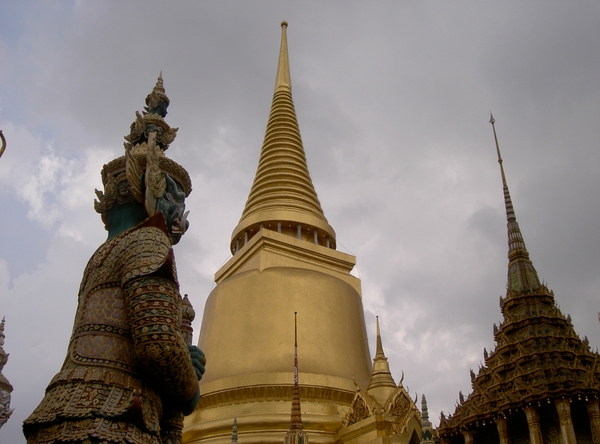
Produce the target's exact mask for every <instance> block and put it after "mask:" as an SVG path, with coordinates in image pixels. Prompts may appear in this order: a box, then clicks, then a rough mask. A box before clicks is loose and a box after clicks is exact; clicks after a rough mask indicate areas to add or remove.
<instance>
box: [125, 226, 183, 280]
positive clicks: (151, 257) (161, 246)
mask: <svg viewBox="0 0 600 444" xmlns="http://www.w3.org/2000/svg"><path fill="white" fill-rule="evenodd" d="M118 248H119V249H120V250H121V252H122V255H123V256H122V260H123V262H122V263H123V274H122V275H121V282H122V283H123V284H125V283H127V282H129V281H131V280H132V279H134V278H136V277H140V276H146V275H149V274H151V273H154V272H155V271H157V270H158V269H159V268H160V267H161V266H162V265H163V264H164V262H165V260H166V259H167V256H168V255H169V251H170V249H171V241H170V240H169V237H168V236H167V235H166V233H165V232H164V231H163V230H161V229H160V228H157V227H141V228H138V229H134V230H133V231H131V232H130V233H127V234H126V235H125V236H124V237H123V239H122V240H121V242H120V243H119V247H118Z"/></svg>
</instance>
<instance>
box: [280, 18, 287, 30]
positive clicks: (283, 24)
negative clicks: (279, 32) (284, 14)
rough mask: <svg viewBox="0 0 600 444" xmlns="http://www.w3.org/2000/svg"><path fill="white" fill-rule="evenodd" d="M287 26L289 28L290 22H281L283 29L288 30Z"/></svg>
mask: <svg viewBox="0 0 600 444" xmlns="http://www.w3.org/2000/svg"><path fill="white" fill-rule="evenodd" d="M287 26H288V22H286V21H285V20H284V21H282V22H281V27H282V28H287Z"/></svg>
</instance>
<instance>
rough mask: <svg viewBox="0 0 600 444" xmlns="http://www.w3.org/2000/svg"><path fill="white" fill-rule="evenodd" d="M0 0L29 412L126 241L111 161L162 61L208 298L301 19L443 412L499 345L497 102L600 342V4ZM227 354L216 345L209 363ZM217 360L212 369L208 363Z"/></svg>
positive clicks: (191, 276) (318, 87)
mask: <svg viewBox="0 0 600 444" xmlns="http://www.w3.org/2000/svg"><path fill="white" fill-rule="evenodd" d="M299 3H300V2H282V1H254V2H241V1H240V2H231V1H219V2H217V1H214V2H208V1H206V2H191V1H190V2H177V3H175V2H163V1H147V2H133V1H123V2H100V1H95V2H92V1H69V2H67V1H55V2H47V1H39V2H34V1H23V0H14V1H13V0H4V1H2V2H1V3H0V129H2V130H3V131H4V134H5V136H6V138H7V140H8V148H7V150H6V152H5V154H4V156H3V157H2V159H0V205H1V207H2V210H1V211H0V227H1V230H0V316H6V343H5V350H6V351H7V352H8V353H10V358H9V361H8V364H7V365H6V367H5V369H4V374H5V376H6V377H8V379H9V380H10V382H11V383H12V384H13V386H14V392H13V400H12V407H13V408H15V412H14V414H13V416H12V418H11V419H10V420H9V422H8V423H7V425H5V426H4V427H3V428H2V429H1V430H0V441H1V442H3V443H4V442H6V443H8V442H10V443H11V444H13V443H14V444H18V443H23V442H24V438H22V437H21V432H20V427H21V422H22V421H23V419H24V418H25V417H27V416H28V415H29V413H30V412H31V411H32V410H33V409H34V408H35V406H36V405H37V404H38V402H39V401H40V400H41V398H42V396H43V391H44V389H45V387H46V385H47V384H48V382H49V381H50V379H51V378H52V376H53V375H54V374H55V373H56V372H57V371H58V370H59V368H60V366H61V364H62V361H63V359H64V353H65V350H66V347H67V342H68V339H69V336H70V329H71V326H72V319H73V315H74V312H75V308H76V295H77V288H78V286H79V281H80V279H81V274H82V271H83V268H84V266H85V263H86V262H87V260H88V258H89V257H90V256H91V254H92V253H93V252H94V250H95V249H96V248H97V247H98V245H100V244H101V243H102V242H103V241H104V240H105V237H106V233H105V231H104V229H103V226H102V223H101V221H100V217H99V216H98V215H97V214H96V213H95V212H94V209H93V205H92V202H93V199H94V188H101V180H100V169H101V167H102V165H103V164H104V163H106V162H107V161H109V160H111V159H113V158H114V157H116V156H119V155H121V154H122V151H123V136H124V135H125V134H127V133H128V132H129V125H130V124H131V122H132V121H133V120H134V118H135V111H136V110H141V109H142V107H143V105H144V98H145V97H146V95H147V94H148V93H149V92H150V91H151V90H152V87H153V86H154V83H155V81H156V77H157V76H158V73H159V71H160V70H162V71H163V75H164V81H165V87H166V90H167V94H168V96H169V97H170V99H171V106H170V108H169V115H168V117H167V121H168V122H169V123H170V124H171V125H172V126H178V127H179V128H180V130H179V133H178V137H177V139H176V141H175V142H174V143H173V145H172V146H171V148H170V150H169V155H170V157H172V158H173V159H175V160H177V161H178V162H179V163H181V164H183V165H185V166H186V167H187V169H188V171H189V172H190V174H191V177H192V180H193V186H194V191H193V193H192V195H191V197H190V199H189V203H188V208H189V209H190V210H191V214H190V222H191V228H190V232H189V233H188V234H186V236H185V238H184V239H183V240H182V242H181V243H180V244H179V245H177V247H176V255H177V262H178V268H179V272H180V281H181V282H182V292H185V293H189V294H190V297H191V300H192V303H193V304H194V306H195V307H196V311H197V312H198V319H197V322H196V325H195V329H196V332H198V331H199V330H200V324H199V323H200V319H201V313H202V309H203V305H204V301H205V299H206V297H207V295H208V293H209V292H210V291H211V289H212V288H213V286H214V283H213V274H214V272H215V271H216V270H217V269H218V268H219V267H220V266H221V265H222V264H223V263H224V262H225V261H226V260H228V258H229V257H230V255H229V251H228V245H229V239H230V235H231V231H232V230H233V228H234V227H235V225H236V224H237V222H238V220H239V217H240V216H241V212H242V210H243V207H244V204H245V201H246V198H247V196H248V192H249V190H250V186H251V184H252V180H253V177H254V173H255V171H256V165H257V161H258V156H259V151H260V147H261V144H262V139H263V136H264V130H265V125H266V122H267V117H268V113H269V109H270V105H271V99H272V94H273V86H274V81H275V73H276V64H277V57H278V50H279V42H280V32H281V31H280V26H279V24H280V22H281V21H282V20H287V21H288V22H289V28H288V39H289V50H290V67H291V72H292V84H293V96H294V102H295V106H296V112H297V115H298V120H299V124H300V129H301V133H302V137H303V142H304V147H305V150H306V154H307V158H308V164H309V168H310V170H311V175H312V179H313V182H314V184H315V187H316V190H317V193H318V195H319V198H320V200H321V204H322V206H323V209H324V211H325V215H326V217H327V218H328V220H329V222H330V224H331V225H332V226H333V227H334V229H335V230H336V232H337V241H338V249H340V250H342V251H345V252H349V253H351V254H354V255H356V256H357V267H356V269H355V273H356V275H357V276H359V277H360V278H361V279H362V285H363V301H364V308H365V317H366V321H367V328H368V330H369V340H370V344H371V350H374V339H375V338H374V336H375V335H374V333H375V316H376V315H379V316H380V321H381V326H382V335H383V344H384V349H385V352H386V354H387V355H388V357H389V360H390V363H391V369H392V372H393V375H394V377H395V378H396V380H398V379H399V378H400V376H401V373H402V371H404V373H405V379H404V385H405V386H408V387H409V389H410V392H411V395H412V396H414V395H415V393H418V394H419V397H420V395H421V394H422V393H425V394H426V396H427V398H428V401H429V408H430V413H431V416H432V420H433V421H434V423H436V424H437V421H438V418H439V412H440V411H441V410H443V411H445V412H446V413H448V412H451V411H453V410H454V405H455V402H456V399H457V398H458V392H459V391H463V393H465V394H466V393H468V392H469V391H470V378H469V369H470V368H473V369H477V367H478V366H479V363H480V362H481V361H482V360H483V348H484V347H486V348H487V349H488V350H489V349H490V348H492V347H493V345H494V343H493V337H492V324H493V323H494V322H498V321H500V319H501V314H500V309H499V307H498V297H499V296H500V295H503V294H504V293H505V285H506V265H507V258H506V251H507V242H506V224H505V220H506V219H505V214H504V207H503V195H502V188H501V179H500V174H499V169H498V164H497V162H496V153H495V146H494V139H493V133H492V128H491V125H490V124H489V123H488V120H489V113H490V110H491V111H492V112H493V113H494V116H495V118H496V121H497V122H496V128H497V131H498V138H499V141H500V146H501V149H502V155H503V158H504V164H505V168H506V174H507V180H508V182H509V186H510V189H511V193H512V197H513V202H514V204H515V209H516V213H517V219H518V221H519V223H520V225H521V229H522V231H523V234H524V236H525V241H526V243H527V247H528V249H529V251H530V254H531V257H532V259H533V262H534V265H535V266H536V268H537V270H538V273H539V275H540V278H542V279H544V280H545V281H546V282H547V283H548V286H549V287H550V288H552V289H553V290H554V292H555V295H556V299H557V303H558V304H559V306H560V307H561V309H562V311H563V312H564V313H565V314H566V313H569V314H571V316H572V318H573V322H574V324H575V329H576V331H577V332H578V333H579V334H580V336H581V337H583V336H584V335H587V336H588V337H589V339H590V343H591V345H592V346H593V347H597V346H598V345H599V344H600V340H599V333H600V324H599V323H598V316H597V313H598V311H599V310H600V299H599V293H600V272H599V271H600V235H599V232H598V231H599V226H600V225H599V223H600V204H599V198H598V192H599V191H600V146H599V145H600V143H599V142H598V140H599V139H598V128H599V124H598V122H599V121H600V31H599V30H600V3H598V2H592V1H589V2H585V1H582V2H578V3H576V4H573V3H570V2H558V1H555V2H547V1H544V2H542V1H531V2H525V3H523V2H517V1H507V2H491V1H490V2H486V1H484V2H461V1H454V2H430V1H402V2H401V1H389V2H385V1H381V2H364V1H343V2H342V1H330V2H320V1H315V2H309V1H304V2H302V3H301V4H299ZM209 359H210V358H209ZM209 371H210V370H209Z"/></svg>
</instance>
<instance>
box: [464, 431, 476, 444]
mask: <svg viewBox="0 0 600 444" xmlns="http://www.w3.org/2000/svg"><path fill="white" fill-rule="evenodd" d="M461 433H462V434H463V436H464V437H465V444H475V432H473V431H472V430H462V432H461Z"/></svg>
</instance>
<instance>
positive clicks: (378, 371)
mask: <svg viewBox="0 0 600 444" xmlns="http://www.w3.org/2000/svg"><path fill="white" fill-rule="evenodd" d="M376 324H377V348H376V350H375V358H373V373H372V374H371V382H369V387H368V388H367V393H368V394H369V395H371V396H372V397H373V398H374V399H375V400H376V401H377V402H378V403H379V405H381V406H382V407H383V406H384V405H385V402H386V401H387V400H388V398H389V397H390V395H391V394H392V393H394V391H395V390H396V382H395V381H394V378H393V377H392V373H391V372H390V364H389V362H388V359H387V357H386V356H385V353H384V352H383V343H382V341H381V331H380V329H379V316H377V317H376Z"/></svg>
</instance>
